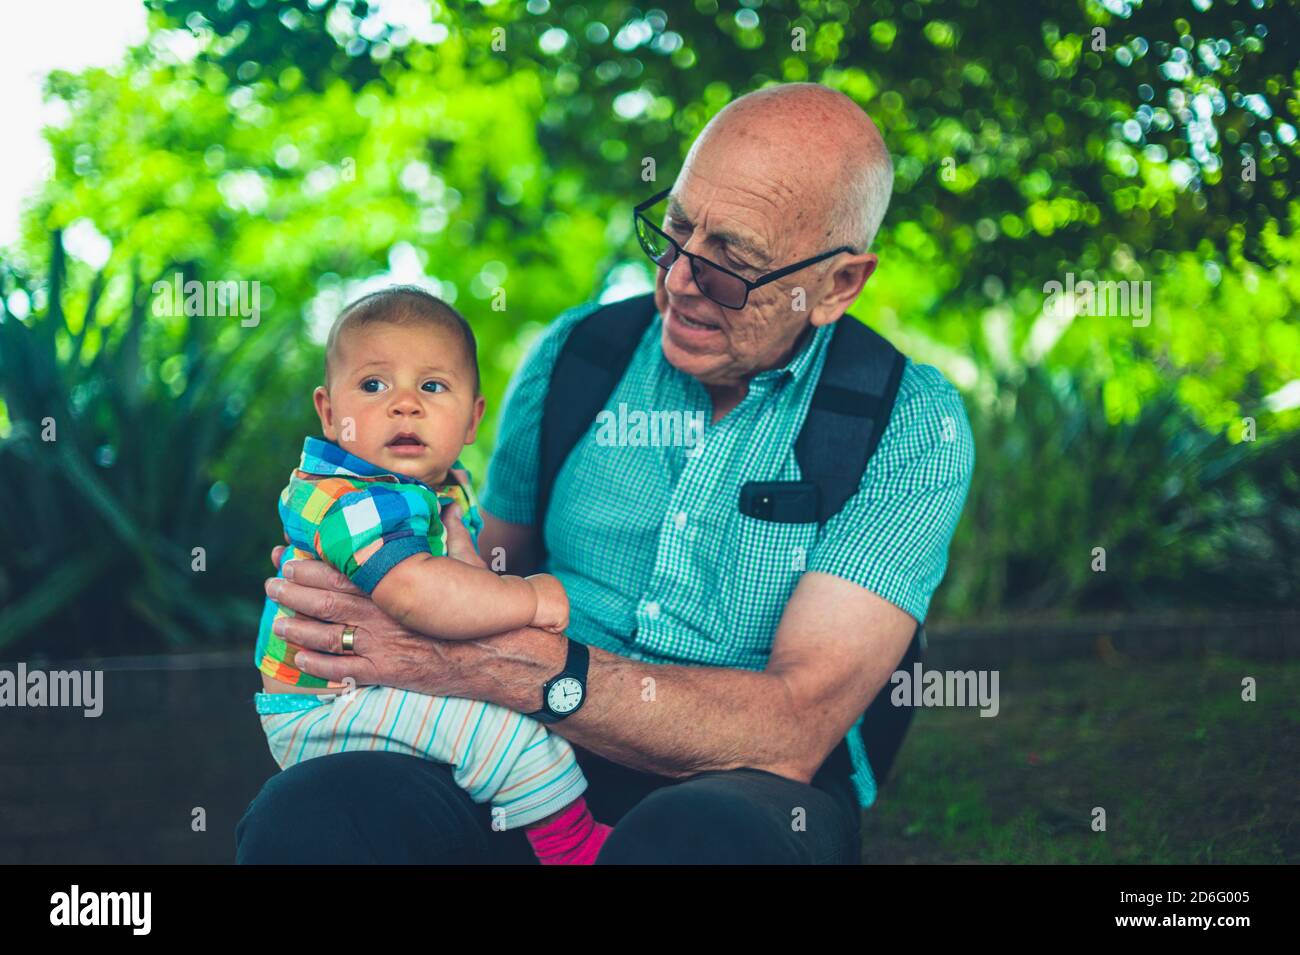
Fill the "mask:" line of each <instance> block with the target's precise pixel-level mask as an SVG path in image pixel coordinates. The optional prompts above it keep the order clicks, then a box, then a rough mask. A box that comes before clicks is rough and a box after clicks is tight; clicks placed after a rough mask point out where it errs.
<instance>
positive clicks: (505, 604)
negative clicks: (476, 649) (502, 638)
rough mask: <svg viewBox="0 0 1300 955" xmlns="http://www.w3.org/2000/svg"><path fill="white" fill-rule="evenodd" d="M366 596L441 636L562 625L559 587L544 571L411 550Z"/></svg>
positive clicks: (414, 625)
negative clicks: (504, 570)
mask: <svg viewBox="0 0 1300 955" xmlns="http://www.w3.org/2000/svg"><path fill="white" fill-rule="evenodd" d="M543 578H546V579H543ZM371 597H372V598H373V599H374V601H375V603H376V604H378V605H379V608H380V609H381V610H383V611H384V613H386V614H388V615H389V616H390V617H392V618H393V619H394V620H396V621H398V622H399V623H401V624H402V625H403V626H405V627H407V628H409V629H411V630H416V631H419V632H420V633H424V634H428V635H429V636H431V637H438V638H440V639H443V640H471V639H474V638H476V637H485V636H491V635H493V634H497V633H501V632H503V631H506V630H514V629H517V628H519V627H529V626H535V627H545V628H547V629H555V628H557V627H558V628H561V629H562V628H563V627H565V626H567V625H568V600H567V598H565V596H564V588H563V587H562V586H561V585H560V583H559V581H556V580H554V579H553V578H550V577H549V575H545V574H538V575H536V576H534V577H531V578H524V577H516V576H514V575H500V576H498V575H497V574H494V573H493V572H492V571H490V570H486V569H484V568H481V567H472V566H470V565H469V564H466V563H464V562H462V561H459V560H455V559H453V558H451V557H435V556H434V555H432V554H416V555H415V556H413V557H408V558H407V559H406V560H404V561H402V562H401V563H399V564H397V565H396V566H395V567H393V568H392V570H390V571H388V573H386V574H385V575H384V577H383V579H382V580H381V581H380V582H379V584H378V585H377V586H376V587H375V589H374V592H373V593H372V594H371ZM561 604H562V606H560V605H561Z"/></svg>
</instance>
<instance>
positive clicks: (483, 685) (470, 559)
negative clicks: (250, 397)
mask: <svg viewBox="0 0 1300 955" xmlns="http://www.w3.org/2000/svg"><path fill="white" fill-rule="evenodd" d="M443 523H444V525H445V526H446V528H447V556H449V557H452V558H454V559H456V560H459V561H462V562H463V563H466V564H470V565H473V566H476V567H482V568H484V569H486V568H487V565H486V564H485V563H484V562H483V560H482V559H481V558H480V557H479V555H478V553H477V552H476V551H475V550H474V544H473V542H472V541H471V539H470V536H469V531H467V530H466V529H465V525H464V524H463V523H461V520H460V507H459V505H457V504H451V505H448V506H447V507H446V508H444V510H443ZM283 553H284V548H283V547H276V548H275V549H274V550H273V551H272V552H271V560H272V562H273V563H274V564H275V565H276V566H277V567H278V566H279V564H280V558H281V556H282V555H283ZM266 592H267V594H268V595H269V596H270V597H271V599H272V600H274V601H276V602H277V603H279V604H280V605H281V606H283V607H286V608H288V609H289V610H292V611H294V613H295V614H296V616H294V617H284V618H281V619H280V620H278V621H277V622H276V624H275V632H276V633H277V634H279V635H280V636H282V637H284V638H285V639H286V640H288V641H290V642H291V643H294V644H297V645H298V646H300V647H302V648H303V650H301V651H300V652H299V653H298V655H297V658H296V661H295V663H296V665H297V666H298V668H299V669H301V670H302V671H303V672H305V673H310V674H311V675H312V676H318V677H322V678H324V679H327V680H331V681H333V682H335V683H342V682H344V681H345V680H346V679H347V678H349V677H351V678H352V679H353V680H354V681H355V682H356V683H357V685H366V684H372V683H378V684H382V685H384V686H393V687H398V688H400V689H407V690H415V691H417V692H420V693H426V694H430V695H436V696H458V697H465V698H469V699H482V700H495V697H496V696H497V695H499V694H501V693H503V692H504V691H505V690H507V689H511V688H512V687H511V686H510V684H511V681H510V680H508V679H507V680H497V679H496V678H495V677H494V676H493V672H494V670H495V667H494V665H493V664H499V663H500V662H501V659H502V658H506V659H509V658H512V657H514V656H515V655H516V653H515V652H514V650H515V648H516V647H519V648H522V647H524V646H532V645H533V644H535V642H536V641H537V639H538V637H537V634H538V633H539V631H536V630H532V629H531V628H523V629H520V630H515V631H510V632H508V633H503V634H499V635H497V636H495V637H492V638H490V640H489V642H484V641H477V640H475V641H465V640H452V641H447V640H435V639H432V638H430V637H427V636H425V635H424V634H421V633H417V632H415V631H412V630H408V629H407V628H405V627H403V626H402V625H401V624H399V623H397V621H395V620H393V619H392V618H391V617H389V616H388V615H387V614H385V613H384V612H383V611H382V610H380V609H379V608H378V607H377V606H376V605H375V603H374V601H372V600H371V599H370V598H369V597H367V596H366V595H365V594H364V593H363V592H362V591H361V590H360V589H358V588H357V587H356V586H355V585H354V584H353V583H352V582H351V581H350V580H348V578H347V577H346V576H345V575H343V574H342V573H340V572H339V571H337V570H335V569H334V568H332V567H331V566H330V565H329V564H326V563H325V562H323V561H319V560H294V561H290V562H289V563H288V564H286V565H285V579H284V580H279V579H276V578H271V579H268V580H267V582H266ZM347 626H350V627H353V628H355V630H356V635H355V638H354V640H353V647H352V648H353V652H352V653H350V654H347V655H344V654H343V628H344V627H347ZM547 636H548V637H549V640H548V641H547V643H548V644H549V643H550V642H552V641H555V640H556V638H555V637H554V636H553V635H547ZM560 655H561V656H562V653H561V654H560ZM553 669H554V667H553ZM549 675H551V674H548V676H549ZM543 679H545V677H544V678H543ZM540 685H541V683H540V682H538V683H537V686H540ZM528 686H529V684H528V683H526V682H524V683H520V684H519V685H517V686H515V687H513V689H515V690H516V692H518V691H520V690H522V691H524V692H523V695H524V697H526V698H527V702H528V703H529V704H531V708H534V709H535V708H536V704H535V703H534V701H533V700H532V699H531V696H532V694H529V693H528V692H527V688H528Z"/></svg>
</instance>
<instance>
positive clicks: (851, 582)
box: [238, 84, 974, 863]
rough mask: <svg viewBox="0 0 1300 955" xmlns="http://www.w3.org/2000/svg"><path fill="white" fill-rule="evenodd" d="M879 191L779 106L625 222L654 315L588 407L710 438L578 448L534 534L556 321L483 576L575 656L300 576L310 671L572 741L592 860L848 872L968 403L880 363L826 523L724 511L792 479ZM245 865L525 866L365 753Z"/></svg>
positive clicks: (839, 103) (254, 834) (573, 322)
mask: <svg viewBox="0 0 1300 955" xmlns="http://www.w3.org/2000/svg"><path fill="white" fill-rule="evenodd" d="M891 184H892V167H891V163H890V159H889V155H888V153H887V151H886V149H885V146H884V143H883V142H882V140H881V137H880V134H879V133H878V131H877V130H876V128H875V126H874V125H873V124H872V122H871V121H870V120H869V119H868V118H867V116H866V115H865V114H864V113H863V112H862V111H861V109H859V108H858V107H857V106H856V105H855V104H854V103H853V102H852V101H851V100H850V99H848V98H847V97H845V96H843V95H842V94H840V93H838V92H834V91H832V90H829V89H827V88H824V87H820V86H816V85H813V84H792V85H786V86H776V87H771V88H768V89H764V90H761V91H758V92H755V93H751V94H749V95H747V96H744V97H742V98H740V99H738V100H736V101H735V102H734V103H732V104H730V105H729V106H728V107H727V108H726V109H724V110H722V111H721V112H720V113H719V114H718V115H717V116H716V117H714V119H713V120H712V121H711V122H710V123H709V124H708V126H707V127H706V128H705V130H704V131H703V132H702V133H701V134H700V136H699V138H698V139H697V140H696V142H695V143H694V144H693V146H692V148H691V150H690V153H689V155H688V156H687V158H686V162H685V164H684V165H683V168H682V171H681V174H680V175H679V176H678V178H677V181H676V183H675V185H674V188H673V189H672V190H671V193H670V194H668V195H666V196H665V197H663V198H665V199H666V208H665V210H664V212H663V213H662V217H661V218H657V220H656V221H657V223H658V224H656V223H655V222H652V221H651V220H650V219H649V218H648V216H650V215H656V213H654V212H653V211H652V210H650V209H648V208H647V209H646V211H645V213H644V214H645V215H646V216H647V218H646V219H645V221H644V223H641V224H639V225H638V230H639V233H640V238H641V241H642V244H643V246H644V247H645V248H646V251H647V253H648V254H649V255H650V256H651V257H652V259H653V260H654V261H655V262H656V264H657V265H658V266H659V271H658V274H657V278H656V286H655V293H654V299H653V318H652V319H651V320H649V323H648V325H647V327H646V331H645V334H644V335H642V336H640V337H639V338H638V339H637V340H636V341H635V342H634V344H635V346H636V347H635V349H634V350H633V351H632V352H631V353H630V355H629V356H628V357H627V364H626V367H625V369H624V370H622V371H621V372H620V377H619V378H618V380H617V387H616V388H615V390H614V391H613V393H612V394H610V395H609V397H608V400H607V403H606V404H605V406H604V407H606V408H608V409H614V408H617V407H618V406H619V405H620V404H625V405H626V406H627V407H629V408H633V409H640V410H643V411H650V410H655V409H658V410H680V411H682V412H683V413H684V414H685V415H686V416H687V418H688V420H690V419H692V416H695V415H698V416H699V417H698V418H694V419H693V420H699V421H701V422H702V423H704V428H703V433H702V435H697V437H699V438H700V439H701V440H699V441H698V442H691V441H688V440H683V441H678V442H675V444H672V446H664V445H663V444H660V445H659V446H657V447H656V446H643V445H644V444H645V442H640V443H637V442H621V443H620V442H617V441H616V442H613V443H611V442H603V443H602V442H597V441H596V440H594V439H593V438H592V437H591V436H590V435H588V436H587V437H586V439H584V440H580V441H578V442H577V443H576V445H575V446H574V447H573V448H572V451H571V453H569V454H568V455H567V457H566V458H565V460H564V463H563V467H562V468H559V469H558V472H557V473H556V474H554V475H551V477H553V479H554V487H553V489H551V490H550V491H549V493H548V494H547V495H544V496H543V500H549V507H547V508H546V509H545V513H540V514H539V513H538V511H539V504H538V498H539V495H538V490H539V481H542V480H547V479H549V478H547V477H546V476H545V475H542V474H541V464H540V461H541V459H542V458H543V457H544V456H545V455H544V453H543V451H544V449H543V448H542V447H541V443H540V442H541V439H540V437H539V435H540V434H541V433H542V432H544V431H545V430H546V426H545V425H544V423H543V416H544V409H545V406H546V399H547V393H548V389H552V388H555V387H557V386H556V385H555V382H556V381H557V380H560V379H561V378H562V377H563V376H561V375H557V376H555V378H553V377H552V373H553V371H554V370H555V367H556V363H557V361H559V360H560V356H561V353H562V349H563V347H564V344H565V342H566V339H567V338H568V337H569V336H570V334H572V333H573V330H574V329H575V328H578V327H579V326H580V325H581V323H582V322H583V321H584V320H585V319H587V318H588V317H589V316H591V315H592V313H593V312H594V311H595V310H596V309H597V306H596V305H594V304H592V305H588V306H584V307H581V308H578V309H574V310H573V311H571V312H568V313H566V314H564V315H562V316H561V317H560V318H559V319H557V320H556V321H555V322H554V323H553V324H552V325H551V326H550V327H549V328H548V330H547V331H546V333H545V334H543V335H542V336H541V338H540V340H539V342H538V343H537V345H536V346H535V347H534V348H533V349H532V351H531V353H530V354H529V356H528V357H527V358H526V359H525V361H524V363H523V365H522V366H521V367H520V369H519V370H518V371H517V373H516V375H515V377H514V380H513V381H512V383H511V386H510V389H509V392H508V395H507V399H506V403H505V408H504V411H503V415H502V419H501V426H500V436H499V440H498V446H497V449H496V452H495V455H494V457H493V459H492V463H491V467H490V469H489V474H488V481H487V485H486V487H485V490H484V493H483V497H482V501H483V510H484V515H483V517H484V530H483V533H482V534H481V535H480V539H479V547H480V551H481V552H482V554H483V555H484V556H486V557H489V558H492V557H494V555H504V556H505V560H506V561H507V563H508V565H509V568H508V569H509V571H510V572H511V573H518V574H528V573H533V572H535V571H537V570H541V569H543V568H544V569H545V570H547V571H549V572H551V573H553V574H555V575H556V576H557V577H558V578H559V579H560V580H561V581H562V582H563V583H564V585H565V588H566V590H567V592H568V594H569V598H570V601H571V604H572V621H571V626H570V628H569V631H568V633H567V634H564V635H561V634H553V633H548V632H544V631H540V630H533V629H525V630H518V631H511V632H508V633H503V634H500V635H497V636H495V637H492V638H490V639H487V640H482V641H476V642H471V643H448V642H442V641H437V640H432V639H429V638H427V637H424V636H422V635H420V634H414V633H410V632H406V631H404V630H402V629H401V628H400V627H399V626H397V625H396V624H395V623H393V622H392V621H391V620H389V619H387V618H386V617H385V616H384V615H383V614H382V613H380V612H379V611H378V610H377V609H376V608H375V607H374V605H373V604H371V603H370V602H369V601H368V600H367V599H365V598H364V597H363V596H361V595H360V594H359V593H358V592H356V591H355V590H354V589H353V588H351V587H350V585H348V584H347V582H346V581H345V580H344V579H341V578H340V576H339V575H337V574H335V573H333V572H332V571H330V570H329V568H328V567H326V566H325V565H323V564H300V565H294V566H296V567H297V571H296V573H295V574H294V580H293V581H292V582H288V581H286V582H281V583H280V584H278V585H276V584H271V583H270V582H268V586H269V587H275V592H274V593H273V596H276V598H277V599H278V600H279V601H280V602H281V603H282V604H284V605H286V606H288V607H291V608H293V609H294V610H295V611H297V612H298V614H299V616H298V617H297V618H296V619H295V620H294V621H293V622H292V626H293V627H294V629H293V631H292V632H291V633H289V634H287V636H289V637H290V638H291V639H292V640H293V641H294V642H296V643H298V644H301V645H303V646H307V647H311V648H312V649H313V651H319V652H312V653H310V654H303V655H300V656H299V658H298V662H299V665H300V666H301V667H302V668H303V669H305V670H306V671H308V672H311V673H313V674H316V675H318V676H322V677H328V678H330V679H333V680H343V679H344V678H346V677H349V676H351V677H353V678H355V679H356V680H357V681H358V682H359V683H363V684H364V683H381V684H387V685H390V686H397V687H401V688H405V689H411V690H417V691H420V692H424V693H429V694H435V695H442V696H454V697H466V698H472V699H480V700H487V701H490V702H494V703H498V704H501V705H503V706H507V707H510V708H511V709H515V710H517V711H519V712H522V713H531V714H535V715H541V716H542V717H543V718H545V719H546V721H547V722H548V723H550V724H551V727H550V728H551V731H552V732H555V733H558V734H560V735H562V736H563V737H564V738H566V739H567V740H569V741H570V742H571V743H572V744H573V745H574V747H575V751H576V753H577V754H578V758H579V762H580V764H581V765H582V767H583V770H584V772H585V774H586V775H587V777H588V779H589V782H590V788H589V789H588V792H587V799H588V803H589V804H590V806H591V808H592V810H593V812H594V814H595V816H596V818H597V819H599V820H601V821H603V822H608V823H610V824H612V825H613V826H614V830H613V832H612V833H611V834H610V836H609V838H608V840H607V842H606V843H605V846H604V848H603V850H602V852H601V854H600V858H599V862H601V863H609V862H782V863H836V862H856V861H859V860H860V840H861V835H860V828H859V825H860V818H861V808H862V807H863V806H867V805H870V803H871V802H872V800H873V799H874V795H875V780H874V779H873V777H872V772H871V766H870V764H869V763H868V761H867V760H866V758H865V754H864V753H863V752H862V747H861V744H857V745H855V743H856V742H857V736H856V733H857V728H858V726H859V724H860V722H861V717H862V715H863V712H864V710H865V708H866V707H867V704H868V703H870V702H871V701H872V700H873V699H874V698H875V697H876V695H877V693H878V692H879V691H880V690H881V688H882V687H884V686H885V684H886V681H887V679H888V677H889V675H890V673H891V672H892V671H893V670H894V669H895V667H896V666H897V665H898V663H899V661H900V659H901V658H902V657H903V655H904V652H905V650H906V649H907V647H908V645H909V641H911V640H912V639H913V635H914V633H915V631H916V628H917V625H918V622H920V621H922V620H923V619H924V617H925V613H926V609H927V607H928V605H929V602H930V598H931V595H932V594H933V592H934V589H935V588H936V587H937V586H938V584H939V581H940V580H941V578H942V577H943V572H944V569H945V567H946V564H947V550H948V544H949V541H950V539H951V536H952V532H953V529H954V527H955V525H956V523H957V519H958V516H959V515H960V512H961V508H962V504H963V502H964V500H965V496H966V492H967V488H968V485H969V481H970V476H971V469H972V467H973V463H974V450H973V442H972V439H971V436H970V430H969V427H968V425H967V421H966V415H965V411H964V409H963V406H962V402H961V399H960V397H959V396H958V395H957V393H956V391H955V390H954V389H953V388H952V387H951V386H950V385H949V384H948V383H947V382H946V381H945V380H944V379H943V377H942V376H941V375H940V374H939V373H938V372H937V371H936V370H935V369H933V368H930V367H927V366H918V365H914V364H912V363H911V362H905V361H904V360H903V359H902V358H901V357H899V358H898V367H899V368H901V377H898V378H896V382H895V384H896V387H897V391H896V397H895V398H894V401H893V405H892V414H891V413H888V411H886V413H887V414H888V417H887V419H886V420H887V422H888V424H887V427H884V426H883V421H882V430H883V434H882V435H880V436H879V444H878V446H877V447H876V449H875V451H874V454H871V453H870V452H867V453H868V454H869V461H868V462H867V463H866V465H865V467H864V469H863V470H862V473H861V477H860V479H859V478H858V477H857V475H856V474H855V475H854V476H853V481H854V483H853V485H852V486H851V487H850V488H849V492H850V493H848V496H847V499H846V500H845V501H843V503H842V505H841V506H839V507H838V510H837V511H836V512H835V513H834V514H833V515H831V516H829V518H828V519H827V515H825V514H823V515H820V516H818V515H815V514H813V513H811V512H809V511H808V510H807V508H802V509H801V508H800V507H797V506H795V504H797V503H798V502H797V495H796V497H795V498H790V499H789V501H787V504H789V505H790V506H791V507H793V508H794V510H792V511H791V512H790V514H788V515H786V516H785V517H782V516H781V515H771V514H767V515H764V514H763V513H762V512H761V511H757V510H753V507H755V506H757V505H754V503H753V501H751V502H750V504H749V505H748V506H749V507H750V508H751V509H750V510H748V511H745V510H744V506H742V509H741V510H738V509H737V497H738V495H739V496H740V497H742V498H743V497H744V496H745V494H744V492H742V490H741V489H742V486H743V485H746V484H747V483H748V482H753V481H759V482H765V481H798V480H799V478H800V471H799V467H798V464H797V455H796V439H797V438H798V436H799V434H800V429H801V426H802V425H803V423H804V419H805V416H806V415H807V414H808V409H809V405H810V400H811V398H812V396H813V394H814V391H815V390H816V388H817V385H818V380H819V377H820V376H821V375H822V373H823V369H824V367H825V365H826V355H827V350H828V344H829V342H830V340H831V334H832V332H833V331H834V329H835V324H836V322H838V321H839V320H840V319H841V318H842V317H843V316H844V314H845V310H846V309H848V307H849V306H850V305H851V304H852V303H853V301H854V300H855V299H856V298H857V296H858V294H859V292H861V290H862V288H863V285H864V284H865V283H866V281H867V279H868V278H870V277H871V274H872V272H873V271H874V269H875V267H876V261H877V259H876V256H875V255H874V254H871V253H869V252H868V251H867V250H868V248H869V247H870V245H871V242H872V240H873V238H874V236H875V234H876V231H877V229H878V228H879V225H880V222H881V220H882V218H883V216H884V212H885V208H886V206H887V205H888V202H889V195H890V190H891ZM647 205H648V204H647ZM647 304H648V303H647ZM647 314H650V312H649V310H648V311H647ZM846 321H850V322H851V321H853V319H852V318H848V319H846ZM593 367H595V366H593ZM572 384H573V385H575V386H581V385H582V384H583V383H582V382H574V383H572ZM587 421H588V423H589V422H590V418H588V419H587ZM629 445H636V446H629ZM688 445H689V446H688ZM757 486H758V488H759V493H760V495H761V496H762V501H763V502H764V504H765V505H766V506H775V505H771V503H770V497H771V496H772V495H768V494H767V492H765V491H764V490H763V489H764V488H766V487H769V485H765V484H760V485H757ZM785 486H787V487H790V486H793V487H795V489H796V490H798V486H797V485H785ZM814 500H815V497H814ZM790 502H794V503H793V504H790ZM781 506H782V507H784V506H786V505H785V504H783V505H781ZM453 513H454V512H449V514H448V515H447V516H448V517H451V516H453ZM765 516H766V517H767V518H768V519H760V518H762V517H765ZM447 524H448V526H449V528H451V531H450V533H451V534H452V537H451V547H452V553H453V556H456V557H459V558H460V559H462V560H467V561H470V562H481V561H480V558H479V556H478V555H477V554H475V553H474V551H473V549H472V547H471V545H470V543H469V539H468V535H467V534H466V533H465V532H464V530H463V528H462V527H461V523H460V522H459V521H456V520H448V521H447ZM495 569H497V570H501V567H499V566H498V567H496V568H495ZM343 625H348V626H350V627H351V628H353V633H354V635H355V636H354V638H353V639H354V643H353V653H352V654H351V655H341V654H340V650H341V634H342V630H343ZM583 648H585V651H586V652H585V653H584V652H582V650H583ZM566 696H567V700H566ZM238 842H239V849H238V858H239V860H240V861H242V862H262V861H267V862H326V861H342V862H355V861H377V862H456V861H468V862H475V861H484V862H486V861H528V860H529V859H530V858H531V855H530V853H529V851H528V848H527V846H526V844H525V843H524V840H523V838H522V836H521V835H520V834H519V833H518V832H517V831H515V832H496V831H494V830H493V827H492V825H491V820H490V816H489V813H488V810H487V808H486V807H484V806H481V805H477V804H475V803H474V802H472V801H471V800H470V798H469V797H468V796H467V795H466V794H465V793H463V792H462V791H460V790H459V789H458V788H457V787H456V786H455V784H454V783H453V781H452V777H451V774H450V772H449V770H448V768H447V767H445V766H442V765H440V764H436V763H431V762H427V761H423V760H419V759H416V758H415V757H411V756H406V755H396V754H389V753H377V752H376V753H369V752H367V753H341V754H335V755H332V756H326V757H320V758H317V759H313V760H308V761H306V762H304V763H301V764H299V765H297V766H294V767H292V768H290V769H288V770H287V771H285V772H283V773H281V774H279V775H278V776H276V777H274V778H273V779H272V780H270V781H269V782H268V783H267V785H266V787H265V788H264V789H263V791H262V792H261V794H260V795H259V796H258V797H257V799H256V800H255V801H254V802H253V804H252V805H251V806H250V807H249V810H248V812H247V813H246V815H245V817H244V819H243V820H242V821H241V822H240V825H239V829H238Z"/></svg>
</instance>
